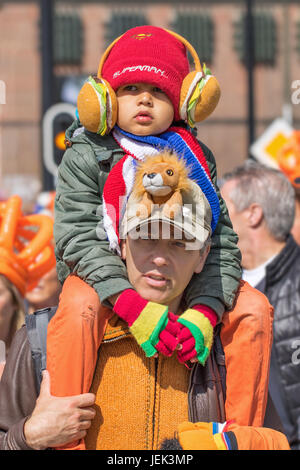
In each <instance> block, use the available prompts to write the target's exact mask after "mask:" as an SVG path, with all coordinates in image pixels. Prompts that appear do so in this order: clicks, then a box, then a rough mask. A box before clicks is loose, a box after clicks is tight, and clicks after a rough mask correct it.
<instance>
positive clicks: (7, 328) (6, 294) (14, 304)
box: [0, 274, 25, 377]
mask: <svg viewBox="0 0 300 470" xmlns="http://www.w3.org/2000/svg"><path fill="white" fill-rule="evenodd" d="M24 318H25V310H24V302H23V298H22V296H21V293H20V291H19V290H18V288H17V287H16V286H15V285H14V284H13V283H12V282H11V281H10V280H9V279H8V278H7V277H6V276H3V274H0V343H1V357H0V377H1V375H2V372H3V368H4V365H5V360H6V356H7V354H8V351H9V348H10V345H11V342H12V338H13V336H14V334H15V332H16V331H17V330H18V329H19V328H20V327H21V326H22V325H23V323H24Z"/></svg>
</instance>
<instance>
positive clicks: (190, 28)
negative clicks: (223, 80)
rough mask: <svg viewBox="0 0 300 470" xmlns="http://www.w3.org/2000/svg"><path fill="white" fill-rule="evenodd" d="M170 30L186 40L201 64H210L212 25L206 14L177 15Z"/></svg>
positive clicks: (212, 37) (212, 41)
mask: <svg viewBox="0 0 300 470" xmlns="http://www.w3.org/2000/svg"><path fill="white" fill-rule="evenodd" d="M172 28H173V29H174V31H176V33H178V34H180V35H181V36H183V37H184V38H185V39H187V40H188V41H189V42H190V43H191V44H192V46H193V47H194V49H195V50H196V52H197V54H198V56H199V58H200V61H201V62H202V63H204V62H206V63H211V62H212V60H213V52H214V23H213V20H212V18H211V16H210V15H209V14H206V13H197V12H194V13H178V14H177V16H176V20H175V22H174V23H173V24H172Z"/></svg>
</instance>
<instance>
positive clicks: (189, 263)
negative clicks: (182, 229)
mask: <svg viewBox="0 0 300 470" xmlns="http://www.w3.org/2000/svg"><path fill="white" fill-rule="evenodd" d="M188 243H189V242H188V241H186V240H185V239H178V237H177V238H174V237H173V236H172V234H171V236H170V238H169V239H163V238H162V236H161V233H160V237H159V238H157V239H151V238H150V236H149V238H148V239H142V238H136V237H132V236H130V233H129V235H128V236H127V239H126V241H124V242H123V244H122V258H123V259H124V260H126V267H127V273H128V277H129V281H130V282H131V284H132V285H133V286H134V288H135V289H136V290H137V292H138V293H139V294H140V295H141V296H142V297H143V298H144V299H146V300H150V301H152V302H157V303H161V304H164V305H168V306H169V308H170V310H171V311H173V312H175V313H176V311H177V310H178V307H179V304H180V300H181V297H182V294H183V292H184V289H185V288H186V286H187V285H188V283H189V282H190V280H191V277H192V275H193V274H194V273H199V272H201V271H202V268H203V265H204V263H205V260H206V257H207V255H208V252H209V247H207V248H205V249H204V250H203V252H201V251H200V250H199V249H196V250H191V249H187V244H188Z"/></svg>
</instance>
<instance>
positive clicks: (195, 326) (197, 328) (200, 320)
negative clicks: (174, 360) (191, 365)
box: [177, 305, 217, 365]
mask: <svg viewBox="0 0 300 470" xmlns="http://www.w3.org/2000/svg"><path fill="white" fill-rule="evenodd" d="M177 321H178V323H180V324H181V331H180V333H179V336H178V342H179V344H180V345H181V348H180V349H178V351H177V357H178V360H179V362H182V363H184V362H187V361H191V362H196V360H198V361H199V362H200V363H201V364H202V365H204V364H205V362H206V359H207V358H208V356H209V353H210V349H211V345H212V342H213V329H214V326H215V325H216V321H217V318H216V314H215V313H214V312H213V310H211V309H208V307H205V306H202V305H195V306H194V307H193V308H192V309H191V308H190V309H188V310H186V311H185V312H184V313H183V315H181V317H179V318H178V320H177Z"/></svg>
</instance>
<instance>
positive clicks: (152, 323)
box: [114, 289, 181, 357]
mask: <svg viewBox="0 0 300 470" xmlns="http://www.w3.org/2000/svg"><path fill="white" fill-rule="evenodd" d="M114 312H115V313H116V314H117V315H119V317H120V318H122V319H123V320H125V321H126V322H127V324H128V325H129V328H130V331H131V333H132V335H133V336H134V338H135V339H136V341H137V342H138V344H139V345H140V346H141V348H142V349H143V350H144V352H145V354H146V356H147V357H152V356H156V354H157V353H158V352H161V353H162V354H164V355H165V356H171V355H172V353H173V352H174V351H175V349H176V346H177V344H178V339H177V336H178V334H179V331H180V328H181V326H180V325H179V324H178V323H177V321H176V319H177V317H176V316H175V315H173V314H172V313H171V312H170V313H168V307H167V306H165V305H161V304H157V303H155V302H148V301H147V300H145V299H143V298H142V297H141V296H140V295H139V294H138V293H137V292H136V291H134V290H133V289H127V290H125V291H123V292H122V293H121V294H120V296H119V297H118V300H117V301H116V303H115V305H114Z"/></svg>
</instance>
